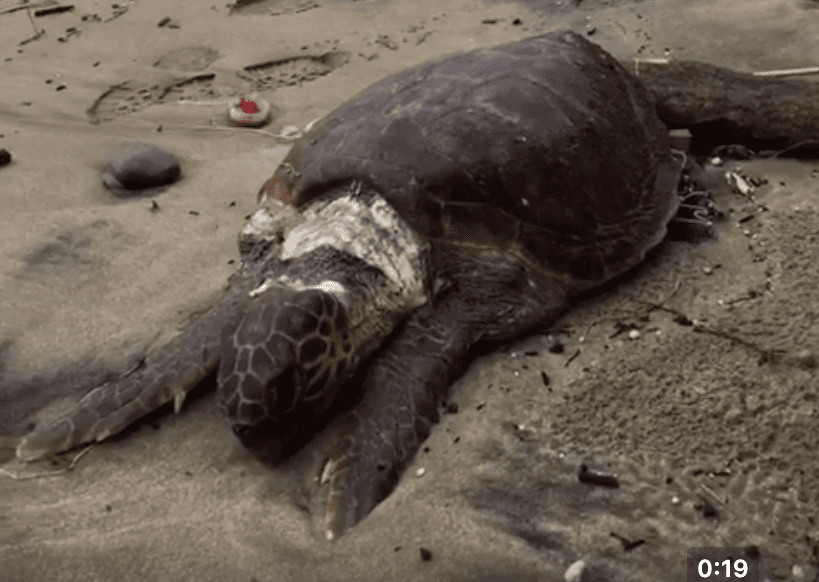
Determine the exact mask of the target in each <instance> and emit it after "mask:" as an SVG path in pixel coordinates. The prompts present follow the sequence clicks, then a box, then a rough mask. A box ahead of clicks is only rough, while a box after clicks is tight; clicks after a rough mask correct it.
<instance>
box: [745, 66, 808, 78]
mask: <svg viewBox="0 0 819 582" xmlns="http://www.w3.org/2000/svg"><path fill="white" fill-rule="evenodd" d="M752 74H753V76H754V77H795V76H797V75H819V67H802V68H799V69H778V70H774V71H754V72H753V73H752Z"/></svg>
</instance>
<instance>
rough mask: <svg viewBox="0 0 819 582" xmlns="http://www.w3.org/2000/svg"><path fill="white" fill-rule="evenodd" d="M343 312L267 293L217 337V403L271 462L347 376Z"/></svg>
mask: <svg viewBox="0 0 819 582" xmlns="http://www.w3.org/2000/svg"><path fill="white" fill-rule="evenodd" d="M348 328H349V323H348V318H347V311H346V309H345V307H344V305H343V304H342V303H341V302H340V301H339V299H338V297H336V296H335V295H334V294H332V293H328V292H324V291H322V290H319V289H307V290H301V291H297V290H292V289H284V288H281V287H274V288H272V289H269V290H267V291H264V292H263V293H261V294H259V295H258V296H256V297H254V298H252V299H251V300H250V302H249V304H248V306H247V308H246V309H245V310H244V311H243V314H242V317H241V318H240V319H239V320H238V321H237V323H236V325H235V326H234V327H228V328H226V329H225V330H224V331H223V335H222V354H221V362H220V365H219V379H218V382H219V396H220V399H221V403H222V408H223V410H224V412H225V414H226V416H227V418H228V420H229V422H230V425H231V429H232V430H233V432H234V434H236V436H237V437H238V438H239V440H240V441H241V442H242V444H244V445H245V447H247V448H248V449H250V451H251V452H253V453H254V454H256V455H257V456H258V457H260V458H262V459H263V460H265V461H269V462H276V461H278V460H279V458H280V457H281V455H282V447H283V446H284V445H285V444H286V443H288V441H291V440H292V439H294V437H296V436H297V435H301V434H303V433H304V431H305V430H306V428H305V427H310V426H314V425H315V417H316V416H318V415H320V414H322V413H323V412H325V411H326V410H327V408H328V407H329V406H330V404H331V403H332V402H333V400H334V399H335V396H336V394H337V393H338V390H339V388H340V387H341V385H342V384H343V383H344V381H345V380H346V379H347V378H348V376H349V374H350V373H351V372H352V371H353V369H354V365H353V358H354V357H355V355H354V350H353V346H352V345H351V341H350V334H349V329H348Z"/></svg>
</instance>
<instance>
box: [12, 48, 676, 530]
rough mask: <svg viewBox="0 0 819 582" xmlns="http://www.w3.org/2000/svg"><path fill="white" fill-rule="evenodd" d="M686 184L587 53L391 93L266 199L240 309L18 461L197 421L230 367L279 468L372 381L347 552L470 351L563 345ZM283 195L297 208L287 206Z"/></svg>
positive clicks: (653, 236)
mask: <svg viewBox="0 0 819 582" xmlns="http://www.w3.org/2000/svg"><path fill="white" fill-rule="evenodd" d="M680 170H681V156H679V155H675V154H673V153H672V152H671V149H670V147H669V143H668V136H667V129H666V127H665V126H664V125H663V123H662V121H660V119H659V118H658V117H657V114H656V112H655V106H654V103H653V101H652V98H651V96H650V95H649V93H648V91H647V90H646V89H645V88H644V87H643V86H642V85H641V84H640V83H639V82H638V81H637V80H636V79H635V78H634V77H633V76H632V75H631V74H630V73H628V72H627V71H626V70H625V69H624V68H623V67H622V66H620V65H619V64H618V63H617V62H616V61H615V60H614V59H613V58H612V57H611V56H610V55H609V54H607V53H606V52H605V51H603V50H602V49H601V48H600V47H598V46H597V45H594V44H592V43H590V42H588V41H587V40H585V39H584V38H582V37H581V36H578V35H576V34H574V33H570V32H558V33H550V34H546V35H543V36H538V37H534V38H529V39H526V40H523V41H520V42H514V43H510V44H506V45H502V46H498V47H495V48H491V49H483V50H477V51H472V52H469V53H463V54H458V55H455V56H451V57H447V58H444V59H441V60H438V61H434V62H430V63H426V64H422V65H420V66H417V67H414V68H411V69H408V70H406V71H403V72H401V73H399V74H397V75H393V76H391V77H388V78H386V79H384V80H382V81H381V82H379V83H376V84H375V85H373V86H372V87H370V88H369V89H367V90H366V91H364V92H363V93H361V94H359V95H358V96H357V97H354V98H353V99H352V100H350V101H349V102H347V103H346V104H344V105H342V106H341V107H339V108H338V109H336V110H335V111H334V112H332V113H330V114H329V115H328V116H326V117H325V118H324V119H323V120H322V121H321V122H319V123H318V124H317V125H316V126H315V127H313V128H312V129H311V130H310V131H309V132H307V133H306V134H305V135H304V136H303V137H302V138H301V139H300V140H299V141H298V142H297V143H296V145H295V146H294V148H293V150H292V151H291V152H290V154H289V155H288V156H287V158H286V159H285V161H284V162H283V163H282V165H281V167H280V168H279V169H278V170H277V172H276V174H275V175H274V177H273V178H272V179H271V180H270V181H268V183H267V184H266V185H265V188H263V190H262V192H261V194H260V198H261V199H262V206H263V207H262V208H260V209H259V210H258V211H257V212H256V213H255V214H254V215H253V217H252V219H251V220H250V222H249V223H248V225H247V226H246V227H245V229H244V230H243V232H242V235H241V237H240V243H241V244H240V246H241V250H242V258H243V262H242V268H241V270H240V272H239V273H237V275H236V276H235V277H234V278H233V280H232V284H231V286H230V288H229V289H228V291H227V293H226V296H225V298H224V299H223V300H222V302H221V303H220V304H219V305H218V306H216V307H215V308H214V309H213V310H212V311H211V312H209V313H208V314H206V315H204V316H203V317H202V318H201V319H199V320H198V321H196V322H195V323H194V324H192V325H191V326H190V327H188V328H186V329H185V330H183V331H182V332H181V334H180V335H179V336H178V337H177V338H176V339H175V340H174V341H173V342H172V343H171V344H169V345H167V346H165V347H163V348H162V349H161V350H158V351H156V352H154V353H152V354H149V355H148V356H147V357H146V359H145V361H144V365H143V366H142V367H141V368H140V369H139V370H137V371H135V372H134V373H132V374H130V375H127V376H125V377H123V378H120V379H118V380H115V381H113V382H110V383H108V384H105V385H103V386H100V387H98V388H97V389H95V390H94V391H92V392H91V393H89V395H88V396H87V397H86V398H85V399H83V400H82V401H81V402H80V404H79V406H78V408H77V409H76V410H75V411H74V412H73V413H72V414H70V415H69V416H67V417H65V418H62V419H60V420H58V421H57V422H56V423H54V424H51V425H48V426H42V427H37V429H36V430H35V431H34V432H32V433H31V434H29V435H27V436H26V437H25V438H24V439H23V441H22V442H21V444H20V446H19V448H18V451H17V453H18V456H19V457H20V458H23V459H34V458H38V457H41V456H43V455H45V454H47V453H51V452H57V451H62V450H66V449H68V448H71V447H73V446H76V445H78V444H80V443H83V442H86V441H91V440H101V439H104V438H106V437H107V436H109V435H111V434H113V433H116V432H118V431H120V430H122V429H123V428H125V426H127V425H128V424H130V423H131V422H133V421H134V420H136V419H137V418H139V417H140V416H142V415H144V414H145V413H147V412H149V411H150V410H153V409H155V408H157V407H158V406H160V405H161V404H163V403H165V402H168V401H170V400H174V401H175V403H176V407H177V409H178V407H179V406H181V403H182V401H183V399H184V396H185V394H186V393H187V392H188V391H189V390H190V389H191V388H192V387H193V386H195V385H196V383H197V382H198V381H199V380H201V379H202V378H203V377H204V376H205V375H207V374H208V373H209V372H210V371H211V370H213V369H214V368H215V367H216V366H217V365H218V366H219V372H218V384H219V396H220V399H221V402H222V406H223V409H224V411H225V413H226V416H227V419H228V421H229V423H230V426H231V428H232V430H233V431H234V433H235V434H236V435H237V436H238V437H239V439H240V440H241V441H242V442H243V443H244V444H245V445H246V446H248V448H250V449H251V450H253V451H254V452H255V453H257V454H259V455H260V456H261V457H263V458H265V459H267V460H271V461H275V460H277V459H278V458H279V456H280V454H281V449H282V446H283V445H285V444H286V443H288V442H289V441H290V440H291V439H293V438H295V437H296V436H297V435H299V434H301V433H303V432H304V431H309V430H311V429H312V430H314V429H315V428H316V427H315V426H314V425H315V421H314V418H316V417H318V416H320V415H322V414H323V413H324V412H325V411H326V410H327V409H328V407H329V406H330V404H331V403H332V402H333V401H334V400H335V398H336V396H337V394H338V393H339V391H340V390H341V389H342V388H345V389H358V388H359V387H358V386H355V387H349V386H346V387H345V383H347V381H348V379H349V378H350V377H351V375H352V374H353V373H354V372H356V370H357V368H358V366H359V364H360V363H361V362H362V361H365V360H367V361H368V366H369V367H368V368H367V369H366V370H365V371H363V373H362V375H361V377H362V378H363V385H362V386H360V388H361V389H362V394H363V396H362V398H361V400H360V402H359V403H358V404H357V405H356V406H355V407H354V408H353V409H352V411H351V412H350V413H349V421H350V422H348V423H347V425H346V426H348V427H349V430H348V431H347V432H346V433H345V434H344V435H343V437H342V438H341V440H340V441H338V442H335V443H334V444H333V446H332V447H331V448H330V450H329V451H328V453H327V461H328V462H327V465H326V467H325V471H324V473H325V475H326V476H327V477H328V479H327V484H326V487H324V489H323V495H326V497H325V498H324V503H323V504H324V506H325V519H326V521H325V531H326V534H327V537H328V538H334V537H336V536H338V535H340V534H341V533H343V532H344V531H346V530H348V529H349V528H350V527H352V526H353V525H355V524H356V523H357V522H358V521H360V520H361V519H362V518H363V517H365V516H366V515H367V514H368V513H369V512H370V511H371V510H372V508H373V507H374V506H375V505H376V504H377V503H378V502H379V501H381V500H382V499H384V498H385V497H386V496H387V495H388V494H389V493H390V491H392V489H393V488H394V486H395V484H396V483H397V481H398V479H399V478H400V475H401V473H402V471H403V469H404V467H405V466H406V464H407V463H408V462H409V461H410V460H411V459H412V458H413V456H414V455H415V453H416V451H417V450H418V448H419V447H420V445H421V443H422V442H423V441H424V440H425V439H426V438H427V436H428V435H429V433H430V430H431V428H432V426H433V425H434V424H435V423H436V422H438V420H439V406H440V405H441V404H442V403H443V402H444V401H445V400H446V398H447V393H448V389H449V386H450V385H451V384H452V382H453V381H454V380H455V379H456V378H458V377H459V376H460V375H461V374H462V372H463V371H464V369H465V366H466V365H467V363H468V362H467V359H466V356H467V352H468V351H469V349H470V347H471V346H472V345H474V344H475V343H476V342H479V341H483V340H505V339H510V338H515V337H518V336H521V335H524V334H526V333H528V332H531V331H533V330H535V329H538V328H543V327H544V326H547V325H548V324H549V323H551V322H553V321H554V320H555V319H556V318H558V317H559V316H560V315H562V314H563V313H565V312H566V311H567V309H568V308H569V307H570V305H571V301H572V299H573V298H574V297H576V296H577V295H578V294H580V293H583V292H586V291H589V290H591V289H593V288H595V287H598V286H600V285H602V284H604V283H606V282H607V281H610V280H611V279H612V278H614V277H616V276H618V275H620V274H622V273H624V272H626V271H628V270H629V269H631V268H632V267H634V266H635V265H637V264H638V263H640V262H641V261H642V260H643V258H644V256H645V254H646V252H647V251H648V250H650V249H651V248H652V247H654V246H656V245H657V244H658V243H659V242H660V241H661V240H662V239H663V237H664V236H665V234H666V227H667V224H668V223H669V221H670V220H672V218H673V217H674V215H675V212H676V211H677V209H678V206H679V204H680V200H679V197H678V196H677V194H676V189H677V183H678V179H679V175H680ZM282 185H283V186H285V187H286V189H287V193H288V196H292V200H289V201H292V204H284V203H282V201H281V200H279V199H278V198H276V197H275V196H271V195H270V194H271V192H273V190H274V188H275V189H276V190H275V191H276V192H277V193H279V194H281V192H282V190H281V186H282Z"/></svg>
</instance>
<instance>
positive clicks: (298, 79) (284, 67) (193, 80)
mask: <svg viewBox="0 0 819 582" xmlns="http://www.w3.org/2000/svg"><path fill="white" fill-rule="evenodd" d="M218 58H219V54H218V53H217V52H216V51H215V50H213V49H210V48H207V47H189V48H185V49H181V50H177V51H173V52H172V53H169V54H167V55H165V56H163V57H162V58H160V59H159V60H158V61H157V62H156V63H154V67H156V68H159V69H172V70H179V71H201V70H204V69H207V67H208V66H210V65H211V64H212V63H213V62H214V61H215V60H216V59H218ZM348 60H349V53H346V52H344V51H331V52H327V53H323V54H319V55H301V56H297V57H288V58H282V59H277V60H273V61H267V62H264V63H259V64H255V65H248V66H246V67H244V69H243V70H242V71H240V72H237V73H236V76H237V77H238V78H239V79H240V80H241V81H244V83H243V84H244V85H245V86H246V88H247V90H248V91H251V90H253V91H260V90H272V89H275V88H277V87H284V86H292V85H298V84H299V83H304V82H309V81H313V80H315V79H318V78H320V77H323V76H325V75H328V74H329V73H331V72H332V71H334V70H335V69H337V68H340V67H342V66H343V65H345V64H346V63H347V62H348ZM237 95H238V93H237V91H236V87H235V85H233V86H231V87H228V86H226V85H224V84H219V83H217V82H216V75H215V74H214V73H204V74H200V75H196V76H193V77H187V78H180V79H176V80H174V81H172V82H170V83H167V82H166V83H153V84H151V83H146V82H139V81H131V80H128V81H124V82H123V83H120V84H118V85H114V86H112V87H110V88H109V89H108V90H107V91H105V92H104V93H103V94H102V95H100V96H99V97H98V98H97V100H96V101H94V104H93V105H92V106H91V107H90V108H89V109H88V111H87V114H88V117H89V119H90V121H91V123H93V124H98V123H104V122H107V121H111V120H114V119H116V118H117V117H121V116H123V115H130V114H131V113H136V112H138V111H141V110H143V109H145V108H146V107H150V106H151V105H154V104H156V103H169V102H174V101H184V100H194V101H197V100H201V101H206V100H214V99H224V98H231V97H236V96H237Z"/></svg>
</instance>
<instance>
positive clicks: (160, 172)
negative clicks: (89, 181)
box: [102, 141, 180, 197]
mask: <svg viewBox="0 0 819 582" xmlns="http://www.w3.org/2000/svg"><path fill="white" fill-rule="evenodd" d="M179 175H180V170H179V163H178V162H177V161H176V158H175V157H174V156H173V155H171V154H170V153H168V152H166V151H165V150H163V149H162V148H159V147H157V146H155V145H152V144H149V143H143V142H138V141H134V142H128V143H125V144H123V145H121V146H119V147H118V148H116V149H115V150H114V152H113V153H112V154H111V158H110V161H109V164H108V167H107V168H106V169H105V170H103V172H102V181H103V183H104V184H105V185H106V186H107V187H108V189H109V190H111V192H113V193H114V194H115V195H117V196H121V197H129V196H155V195H157V194H161V193H162V192H164V191H165V190H167V188H168V186H170V184H172V183H173V182H176V181H177V180H178V179H179Z"/></svg>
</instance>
